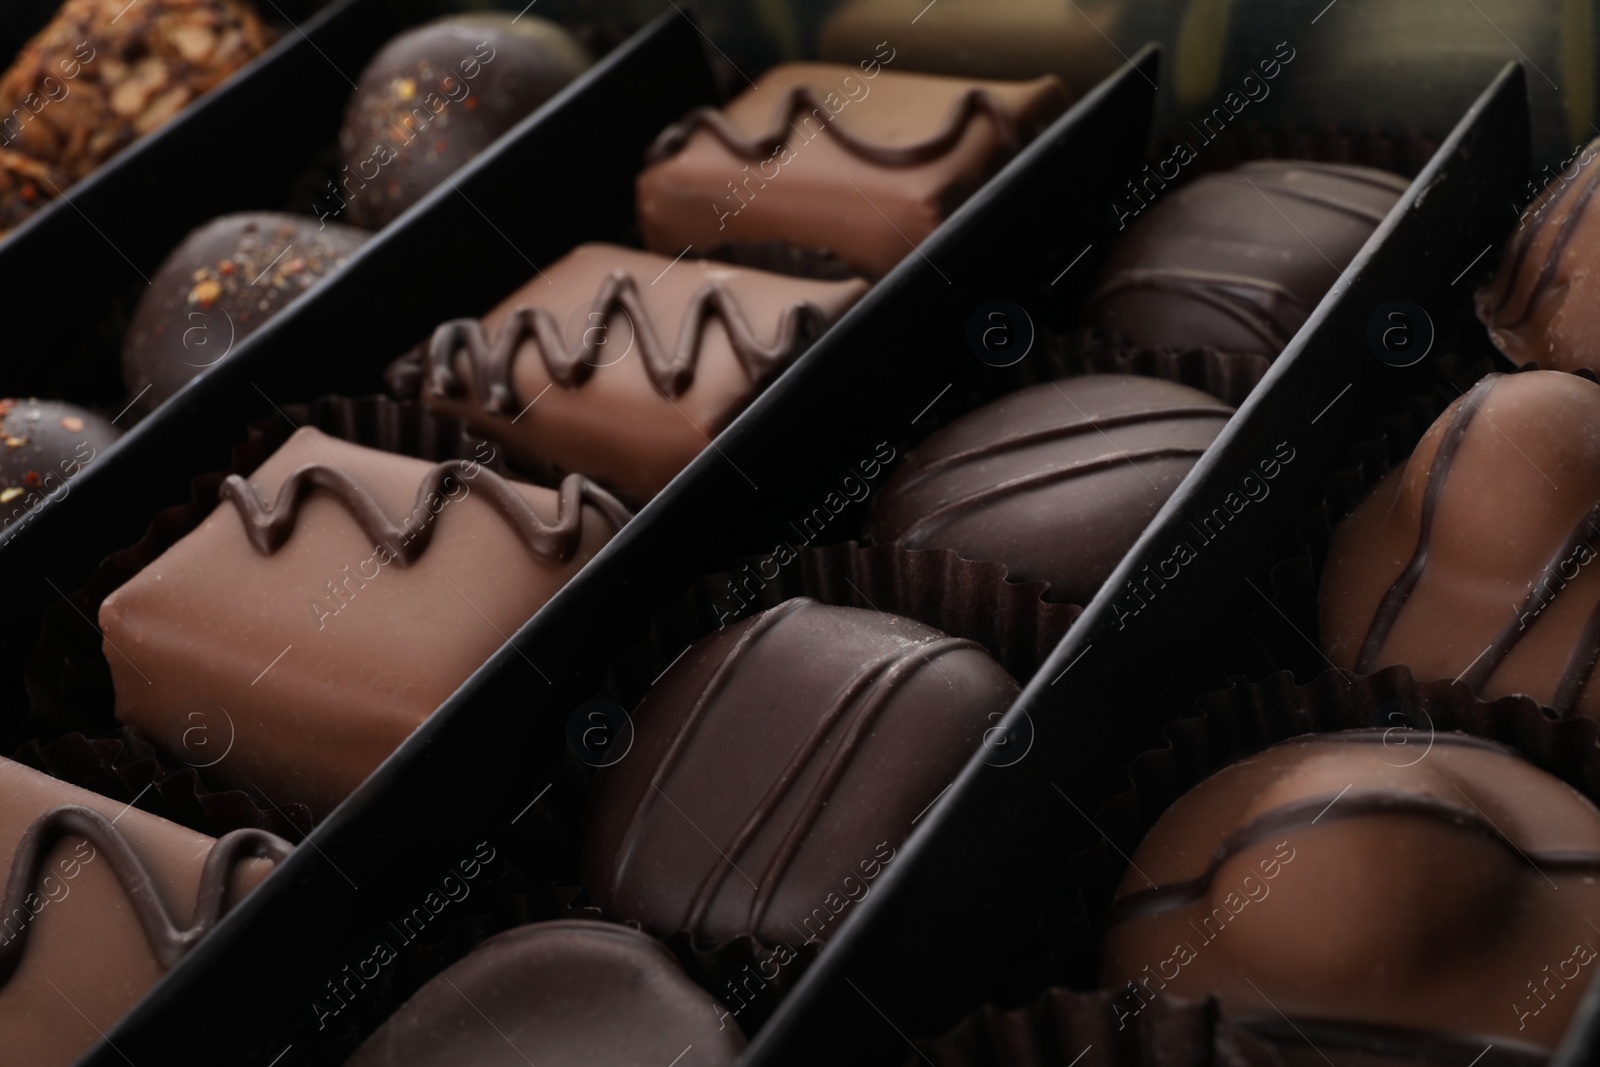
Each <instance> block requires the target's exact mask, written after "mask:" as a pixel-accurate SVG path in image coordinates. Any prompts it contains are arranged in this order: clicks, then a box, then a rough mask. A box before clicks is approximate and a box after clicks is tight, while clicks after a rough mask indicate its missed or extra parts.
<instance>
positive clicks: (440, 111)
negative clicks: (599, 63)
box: [315, 11, 590, 229]
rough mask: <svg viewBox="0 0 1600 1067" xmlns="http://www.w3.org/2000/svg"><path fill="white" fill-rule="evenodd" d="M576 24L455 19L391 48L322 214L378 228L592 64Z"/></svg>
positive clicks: (359, 101)
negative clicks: (570, 26) (571, 27)
mask: <svg viewBox="0 0 1600 1067" xmlns="http://www.w3.org/2000/svg"><path fill="white" fill-rule="evenodd" d="M589 63H590V59H589V53H588V52H587V51H586V50H585V49H584V47H583V45H581V44H579V43H578V41H577V39H576V38H574V37H573V36H572V35H571V34H570V33H568V32H567V31H566V30H564V29H562V28H561V27H560V26H558V25H556V24H555V23H553V22H548V21H546V20H545V19H541V18H538V17H537V16H534V15H529V14H528V13H527V12H526V11H524V12H523V13H522V14H521V15H517V16H512V15H508V14H501V13H498V12H483V13H478V14H471V15H453V16H451V17H449V18H443V19H439V20H438V21H436V22H430V23H428V24H427V25H425V26H419V27H417V28H416V29H413V30H408V31H406V32H405V33H402V34H401V35H400V36H398V37H396V38H395V39H394V40H392V41H390V42H389V43H388V44H386V45H384V46H383V49H382V50H381V51H379V52H378V54H377V55H376V56H375V57H374V58H373V60H372V62H371V63H369V64H368V65H367V69H366V70H365V71H363V72H362V74H361V81H360V83H359V84H358V85H357V86H356V91H355V95H354V96H352V97H351V98H350V109H349V111H348V112H347V113H346V114H345V119H344V127H343V128H342V129H341V130H340V131H339V152H340V155H341V157H342V158H343V162H344V169H343V170H342V171H341V172H340V174H339V177H338V179H337V181H336V182H334V183H333V187H332V188H331V189H329V190H328V192H329V196H328V197H326V198H324V199H323V201H321V202H319V204H318V206H317V207H316V208H315V210H316V213H317V214H318V215H319V216H321V217H322V218H323V219H324V220H326V219H327V218H330V217H337V216H338V215H339V213H340V212H341V211H343V210H344V208H345V207H348V208H349V215H348V217H347V219H346V221H349V222H353V223H355V224H356V225H358V226H369V227H372V228H373V229H377V228H378V227H380V226H384V225H386V224H388V223H389V222H391V221H393V220H394V219H395V218H396V217H398V216H399V215H400V213H401V212H403V211H404V210H405V209H406V208H408V207H410V206H411V205H412V204H414V203H416V202H417V201H418V200H420V199H422V196H423V194H425V193H427V192H428V191H429V190H431V189H432V188H433V187H434V186H436V185H438V184H439V183H440V182H442V181H444V179H445V178H446V177H448V176H449V175H450V174H451V173H453V172H454V171H455V170H457V169H458V168H459V167H460V166H461V165H462V164H463V163H465V162H467V161H468V160H469V159H471V158H472V157H473V156H475V155H477V154H478V153H479V152H481V151H483V150H484V149H485V148H487V147H489V145H490V144H492V143H493V142H494V141H495V139H496V138H498V137H499V136H500V135H501V134H502V133H505V132H506V131H507V130H509V129H510V128H511V127H512V126H515V125H516V124H517V123H518V122H519V121H520V120H521V119H522V118H523V117H524V116H526V115H528V114H531V113H532V112H533V111H534V109H536V108H537V107H538V106H539V105H540V104H543V103H544V102H545V101H546V100H548V99H550V97H552V96H554V95H555V94H556V93H557V92H558V91H559V90H560V89H561V88H562V87H564V86H565V85H566V84H567V83H568V82H570V81H571V80H572V79H573V78H576V77H577V76H578V75H579V74H581V73H583V71H584V69H585V68H586V67H588V66H589Z"/></svg>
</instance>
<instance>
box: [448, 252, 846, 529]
mask: <svg viewBox="0 0 1600 1067" xmlns="http://www.w3.org/2000/svg"><path fill="white" fill-rule="evenodd" d="M866 289H867V285H866V283H865V282H863V281H860V280H851V281H834V282H825V281H811V280H807V279H802V278H792V277H788V276H785V275H780V274H772V273H769V272H767V271H761V270H752V269H749V268H746V267H736V266H732V265H730V264H726V263H715V262H707V261H705V260H697V259H680V260H677V261H676V262H674V261H673V260H672V259H671V258H668V257H664V256H657V255H652V254H651V253H648V252H639V251H636V250H634V249H631V248H621V247H618V246H616V245H605V244H586V245H580V246H579V247H577V248H575V249H573V250H572V251H571V252H569V253H568V254H567V255H566V256H564V257H562V258H561V259H560V260H559V261H557V262H556V263H555V264H553V265H552V266H550V267H547V268H545V269H544V270H542V271H540V272H539V274H538V276H537V277H535V278H533V279H532V280H531V281H529V282H528V284H527V285H524V286H523V287H522V288H521V289H518V290H517V291H516V292H514V293H512V294H511V295H510V296H509V297H507V298H506V299H505V300H504V301H502V302H501V303H500V304H499V305H498V306H497V307H496V308H495V309H494V310H493V311H491V312H489V314H487V315H486V316H484V318H483V321H482V323H481V324H480V323H478V322H476V321H474V320H471V319H466V320H458V321H456V322H449V323H445V324H444V325H443V326H441V327H440V328H439V329H438V330H437V331H435V333H434V335H433V339H432V341H431V343H430V345H429V360H430V363H431V369H430V370H429V372H428V375H427V377H426V379H425V380H424V382H423V384H422V395H423V399H424V400H425V401H426V402H427V403H428V405H429V406H431V407H432V408H434V409H435V410H437V411H439V412H442V413H447V414H450V415H455V416H458V417H460V418H462V419H465V420H466V421H467V422H468V423H469V424H470V425H471V426H472V428H473V430H474V431H475V432H476V433H479V434H481V435H483V436H485V437H488V438H490V439H492V440H494V441H496V442H498V443H499V444H501V445H503V446H504V447H505V449H506V451H507V454H508V455H509V456H510V457H511V458H512V459H513V461H515V462H517V463H518V464H520V465H522V466H524V467H526V468H528V469H545V468H549V467H554V468H557V469H560V470H563V471H580V472H582V473H584V474H587V475H589V476H591V477H593V478H596V479H598V480H599V481H601V482H602V483H604V484H607V485H610V486H614V487H616V488H619V489H622V490H625V491H626V492H628V493H631V494H633V495H634V496H635V497H637V498H639V499H641V500H642V499H646V498H649V497H651V496H654V495H655V494H656V493H657V492H659V491H660V490H661V488H662V487H663V486H665V485H666V484H667V482H668V481H670V480H671V479H672V476H673V475H675V474H677V473H678V471H680V470H682V469H683V468H684V466H685V465H687V464H688V462H689V461H690V460H691V459H693V458H694V457H695V456H697V455H699V454H700V450H701V449H703V448H705V447H706V445H707V444H708V443H709V442H710V440H711V439H712V438H713V437H715V436H716V435H717V434H718V433H719V432H721V430H722V429H723V427H725V426H726V425H727V424H728V423H730V422H732V421H733V418H734V416H736V415H737V414H738V413H739V412H740V411H743V410H744V408H745V406H746V405H747V404H749V403H750V401H751V400H753V399H754V398H755V396H756V394H757V393H759V392H760V391H761V389H762V388H763V387H764V386H765V385H766V384H767V383H768V382H770V381H771V380H772V379H773V378H774V377H776V376H777V375H778V374H779V373H780V372H781V371H782V370H783V368H784V367H786V366H787V365H788V364H789V362H790V361H791V360H792V359H793V358H794V357H795V356H796V355H797V354H798V353H799V352H800V351H801V350H803V349H804V347H805V346H806V344H807V343H808V342H809V341H810V340H811V339H812V338H813V337H815V336H816V335H818V334H820V333H821V332H822V331H823V330H825V329H826V328H827V327H828V326H829V325H830V324H831V323H832V322H833V321H834V320H835V319H837V318H838V317H839V316H840V315H842V314H844V312H845V311H846V310H847V309H848V308H849V307H850V305H852V304H854V303H855V302H856V301H857V300H858V299H860V297H861V295H862V293H864V292H866Z"/></svg>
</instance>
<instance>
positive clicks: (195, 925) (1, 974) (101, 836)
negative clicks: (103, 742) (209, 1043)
mask: <svg viewBox="0 0 1600 1067" xmlns="http://www.w3.org/2000/svg"><path fill="white" fill-rule="evenodd" d="M74 836H75V837H82V838H85V839H86V840H88V842H89V843H90V844H91V845H93V846H94V848H95V850H96V852H98V853H102V854H104V856H105V858H106V862H107V863H108V864H109V865H110V867H111V870H112V873H113V874H115V875H116V877H117V881H118V882H119V883H121V885H122V890H123V892H124V893H126V894H127V897H128V902H129V903H130V904H131V905H133V910H134V914H135V915H137V916H138V918H139V925H140V926H141V927H142V928H143V929H144V935H145V939H146V940H147V941H148V942H149V943H150V949H151V951H152V953H153V954H154V955H155V958H156V962H157V963H159V964H160V965H161V967H162V968H163V969H170V968H171V967H172V966H173V965H174V964H176V963H177V962H178V961H179V960H181V959H182V958H183V957H184V956H185V955H187V954H188V952H189V950H190V949H192V948H194V946H195V945H196V944H197V943H198V942H199V940H200V939H201V938H202V937H204V936H205V935H206V934H207V933H209V932H210V931H211V928H212V927H214V926H216V925H217V922H218V920H219V919H221V918H222V912H223V908H224V906H225V905H226V903H227V897H228V882H229V880H230V879H231V878H232V877H233V872H234V869H235V868H236V867H237V866H238V865H239V863H240V862H241V861H243V860H246V859H253V858H261V859H270V860H272V861H274V862H277V861H280V860H282V859H283V858H284V857H285V856H287V855H289V853H290V852H292V851H294V846H292V845H291V844H289V842H287V841H285V840H284V839H283V838H281V837H279V836H277V835H276V834H270V833H268V832H267V831H265V830H256V829H243V830H233V831H231V832H229V833H226V834H224V835H222V837H220V838H218V839H217V841H216V843H215V844H213V845H212V846H211V851H210V853H208V854H207V856H206V862H205V866H204V867H203V868H202V869H201V872H200V887H199V891H198V893H197V898H196V902H195V909H194V920H193V921H192V922H191V923H190V924H189V925H188V926H179V925H178V923H177V921H176V920H174V919H173V917H172V915H171V913H170V912H168V911H167V906H166V904H165V903H164V902H163V901H162V899H161V894H160V893H159V892H157V890H156V888H155V884H154V882H153V881H152V880H151V876H150V871H149V868H147V867H146V866H145V865H144V861H142V860H141V859H140V858H139V855H138V853H136V852H135V851H134V850H133V847H132V846H131V845H129V844H128V840H127V838H125V837H123V836H122V833H121V831H119V830H118V829H117V828H116V826H115V825H114V824H113V822H112V820H110V819H108V818H106V817H105V816H104V815H102V814H100V813H99V812H98V811H95V810H94V809H93V808H86V807H83V806H82V805H79V804H63V805H61V806H59V807H55V808H51V809H50V810H49V811H47V812H45V813H44V814H42V815H40V816H39V817H38V818H37V819H35V820H34V821H33V822H32V824H30V825H29V827H28V829H27V830H26V831H25V832H24V833H23V835H22V840H21V841H19V842H18V843H17V851H16V854H15V856H14V857H13V858H12V861H11V877H10V879H9V880H8V881H7V882H6V895H5V901H4V903H3V904H0V907H3V908H4V911H3V912H0V914H3V915H6V916H11V915H15V914H16V913H17V912H19V911H21V912H22V913H24V914H28V915H30V920H29V921H26V922H24V923H23V924H22V925H21V927H20V928H19V929H18V930H17V932H16V934H15V935H14V936H13V937H12V938H11V939H10V940H8V941H4V942H0V985H4V984H5V983H6V982H8V981H10V980H11V978H12V976H13V975H15V974H16V971H17V967H18V966H19V965H20V964H21V962H22V953H23V949H24V948H25V947H26V945H27V941H28V934H29V932H30V931H31V930H32V929H33V923H32V921H31V912H30V909H29V908H28V907H27V898H28V897H29V896H32V895H33V894H34V888H33V887H34V885H35V884H36V883H37V882H38V879H39V876H40V874H41V873H42V872H43V869H44V865H45V862H46V860H47V859H48V858H49V853H50V849H51V848H52V847H53V846H54V845H55V844H56V843H57V842H59V841H60V840H61V839H62V838H64V837H74Z"/></svg>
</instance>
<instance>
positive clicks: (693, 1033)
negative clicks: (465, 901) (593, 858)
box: [348, 921, 744, 1067]
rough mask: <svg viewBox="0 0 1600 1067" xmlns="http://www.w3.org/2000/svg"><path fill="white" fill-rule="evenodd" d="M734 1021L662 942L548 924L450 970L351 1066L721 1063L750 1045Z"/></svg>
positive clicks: (503, 939) (514, 934)
mask: <svg viewBox="0 0 1600 1067" xmlns="http://www.w3.org/2000/svg"><path fill="white" fill-rule="evenodd" d="M725 1014H726V1009H724V1008H723V1007H722V1006H721V1005H720V1004H718V1003H717V1002H716V1001H715V1000H713V999H712V998H711V997H710V996H709V995H707V993H706V992H705V991H704V990H703V989H701V988H700V987H699V986H697V985H695V984H694V983H693V982H691V981H689V979H688V977H687V976H686V975H685V974H684V973H683V971H682V970H681V969H680V968H679V967H678V962H677V960H675V959H673V957H672V954H671V953H669V952H668V951H667V950H666V947H665V946H663V945H662V944H661V943H660V942H659V941H656V940H655V939H654V938H651V937H648V936H646V935H645V934H641V933H639V932H638V931H637V930H631V929H629V928H628V927H625V926H618V925H615V924H613V923H598V922H581V921H570V922H548V923H539V924H537V925H534V926H519V927H516V928H514V929H511V930H507V931H506V932H504V933H502V934H497V935H495V936H494V937H491V938H490V939H489V940H487V941H485V942H484V943H483V944H481V945H479V946H478V947H477V948H475V949H473V950H472V952H471V953H470V954H469V955H467V957H466V958H465V959H462V960H460V961H459V962H457V963H455V964H452V965H451V966H450V967H449V968H447V969H446V970H444V971H442V972H441V973H440V974H439V975H438V976H437V977H435V978H434V979H433V980H432V981H430V982H429V983H428V984H427V985H425V986H423V987H422V988H421V989H419V990H418V991H417V992H416V993H415V994H414V995H413V996H412V997H411V999H410V1000H408V1001H406V1002H405V1004H404V1005H402V1006H401V1008H400V1010H399V1011H397V1012H395V1014H394V1015H393V1016H391V1017H390V1018H389V1020H388V1021H387V1022H385V1023H384V1024H383V1026H382V1027H380V1028H379V1029H378V1031H377V1032H376V1033H374V1034H373V1035H372V1036H371V1037H370V1038H368V1039H367V1041H366V1043H365V1044H363V1045H362V1046H361V1048H360V1049H358V1050H357V1051H356V1054H355V1055H354V1056H353V1057H351V1059H350V1060H349V1061H348V1067H455V1065H456V1064H469V1063H470V1064H472V1067H526V1064H529V1063H535V1064H538V1065H539V1067H589V1065H590V1064H602V1063H603V1064H618V1065H622V1064H628V1065H632V1064H638V1065H640V1067H645V1065H657V1067H667V1065H669V1064H672V1065H676V1067H721V1065H724V1064H731V1063H733V1062H734V1061H736V1060H737V1059H738V1058H739V1053H740V1052H742V1051H743V1050H744V1037H743V1035H742V1034H741V1033H740V1032H739V1028H738V1026H736V1025H735V1024H734V1022H733V1020H732V1019H731V1018H726V1017H725Z"/></svg>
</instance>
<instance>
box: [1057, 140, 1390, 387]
mask: <svg viewBox="0 0 1600 1067" xmlns="http://www.w3.org/2000/svg"><path fill="white" fill-rule="evenodd" d="M1160 184H1162V183H1161V182H1160V179H1159V178H1157V179H1154V181H1151V180H1149V179H1147V180H1146V182H1145V186H1146V189H1145V191H1144V193H1143V195H1144V196H1156V197H1157V199H1156V200H1155V203H1154V205H1153V206H1150V207H1149V208H1148V209H1146V208H1145V207H1144V204H1145V201H1144V200H1143V199H1141V196H1140V194H1138V193H1135V192H1132V191H1130V192H1129V194H1128V195H1127V196H1126V198H1124V199H1123V200H1121V201H1119V202H1118V210H1119V212H1120V213H1122V214H1123V215H1124V217H1125V218H1126V216H1127V215H1129V214H1134V213H1139V214H1138V222H1136V223H1134V224H1133V225H1132V226H1131V227H1130V228H1129V229H1128V232H1127V234H1126V235H1124V236H1123V237H1122V238H1121V240H1119V241H1118V242H1117V243H1116V245H1115V246H1114V247H1113V248H1112V250H1111V258H1110V259H1109V260H1108V261H1107V263H1106V266H1105V270H1104V272H1103V274H1102V275H1101V281H1100V287H1099V288H1098V289H1096V290H1095V292H1094V295H1093V296H1091V297H1090V298H1089V303H1088V306H1087V308H1086V309H1085V313H1084V314H1085V317H1086V319H1087V321H1088V323H1089V324H1090V325H1091V326H1094V327H1097V328H1098V329H1100V330H1102V331H1104V332H1105V333H1107V334H1110V335H1112V336H1115V337H1119V338H1121V339H1123V340H1124V341H1127V342H1129V343H1131V344H1134V345H1137V346H1139V347H1140V348H1145V349H1191V348H1202V347H1205V346H1210V347H1212V348H1217V349H1221V350H1223V351H1225V352H1241V353H1252V354H1255V355H1262V356H1268V357H1271V356H1276V355H1277V354H1278V353H1279V352H1281V351H1282V350H1283V348H1284V346H1285V345H1287V344H1288V343H1289V339H1290V338H1292V337H1293V336H1294V335H1295V333H1296V332H1297V331H1298V330H1299V329H1300V327H1301V325H1302V324H1303V323H1304V322H1305V321H1306V319H1307V318H1308V317H1309V316H1310V315H1311V312H1312V309H1314V308H1315V307H1316V306H1317V304H1318V302H1319V301H1321V300H1322V297H1323V294H1325V293H1326V292H1327V291H1328V290H1329V289H1330V288H1332V286H1333V283H1334V282H1336V281H1338V279H1339V272H1340V271H1342V270H1344V268H1345V267H1347V266H1349V264H1350V261H1351V260H1352V259H1354V258H1355V255H1356V253H1357V252H1359V251H1360V250H1361V246H1362V245H1363V244H1365V243H1366V241H1367V238H1368V237H1371V236H1372V232H1373V231H1374V230H1376V229H1377V228H1378V224H1379V223H1380V222H1382V221H1383V219H1384V216H1386V215H1387V214H1388V213H1389V209H1390V208H1392V207H1394V204H1395V201H1397V200H1398V199H1399V198H1400V194H1401V193H1403V192H1405V191H1406V185H1407V183H1406V180H1405V179H1404V178H1401V177H1399V176H1398V175H1395V174H1389V173H1387V172H1385V171H1381V170H1373V169H1371V168H1369V167H1353V166H1346V165H1343V164H1335V163H1308V162H1305V161H1303V160H1293V161H1291V160H1262V161H1260V162H1256V163H1246V164H1245V165H1243V166H1241V167H1236V168H1234V169H1233V170H1230V171H1225V172H1222V173H1218V174H1207V175H1203V176H1202V177H1199V178H1196V179H1195V180H1194V181H1192V182H1190V183H1189V184H1187V185H1185V186H1183V187H1182V188H1179V189H1175V190H1172V191H1170V192H1161V191H1160V189H1159V188H1154V189H1152V188H1149V187H1150V186H1152V185H1160Z"/></svg>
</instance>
